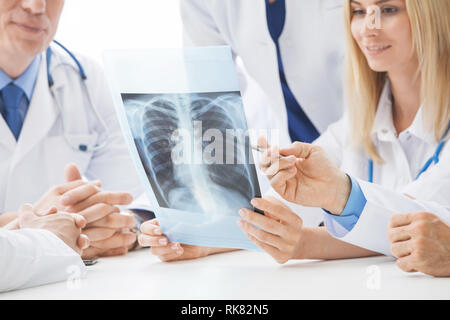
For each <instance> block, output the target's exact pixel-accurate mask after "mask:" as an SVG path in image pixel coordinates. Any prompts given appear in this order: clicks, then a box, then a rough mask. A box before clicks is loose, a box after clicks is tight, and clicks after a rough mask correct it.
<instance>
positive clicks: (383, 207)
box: [325, 180, 450, 255]
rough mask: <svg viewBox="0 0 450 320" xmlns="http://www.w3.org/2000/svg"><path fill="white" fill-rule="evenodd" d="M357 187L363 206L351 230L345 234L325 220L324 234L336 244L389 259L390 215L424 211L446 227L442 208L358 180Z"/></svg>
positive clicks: (448, 216) (447, 218)
mask: <svg viewBox="0 0 450 320" xmlns="http://www.w3.org/2000/svg"><path fill="white" fill-rule="evenodd" d="M358 183H359V185H360V187H361V190H362V192H363V193H364V196H365V198H366V200H367V202H366V205H365V207H364V210H363V212H362V213H361V215H360V217H359V219H358V222H357V223H356V225H355V226H354V227H353V229H352V230H351V231H347V230H346V229H345V228H343V227H342V226H341V225H340V224H339V223H337V222H336V221H335V220H334V219H332V218H330V217H328V216H325V226H326V227H327V230H328V232H329V233H330V234H331V235H333V236H335V237H337V238H339V239H340V240H343V241H345V242H349V243H352V244H354V245H356V246H359V247H362V248H365V249H368V250H372V251H376V252H379V253H383V254H385V255H392V253H391V250H390V246H391V244H390V242H389V240H388V237H387V230H388V225H389V219H390V218H391V217H392V216H393V215H395V214H398V213H412V212H420V211H426V212H431V213H433V214H435V215H437V216H438V217H439V218H441V219H442V220H443V221H444V222H446V223H450V211H449V210H448V207H447V205H445V204H444V205H443V204H441V203H437V202H433V201H426V200H421V199H416V200H413V199H411V198H409V197H407V196H405V195H403V194H402V193H399V192H395V191H391V190H389V189H387V188H384V187H382V186H379V185H376V184H373V183H369V182H366V181H362V180H358ZM449 190H450V189H447V190H442V192H446V193H448V192H449ZM439 197H440V195H438V198H439ZM449 198H450V197H449Z"/></svg>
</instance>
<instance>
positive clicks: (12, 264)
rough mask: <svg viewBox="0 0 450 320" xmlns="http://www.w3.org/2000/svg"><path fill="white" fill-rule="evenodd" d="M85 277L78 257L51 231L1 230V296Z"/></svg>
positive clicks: (84, 270) (83, 268) (84, 271)
mask: <svg viewBox="0 0 450 320" xmlns="http://www.w3.org/2000/svg"><path fill="white" fill-rule="evenodd" d="M85 273H86V269H85V266H84V264H83V261H82V260H81V258H80V255H79V254H77V253H76V252H75V251H73V250H72V249H71V248H70V247H69V246H67V245H66V244H65V243H64V242H63V241H62V240H60V239H59V238H58V237H57V236H55V235H54V234H53V233H51V232H50V231H47V230H40V229H21V230H14V231H9V230H4V229H0V292H3V291H9V290H15V289H23V288H27V287H33V286H38V285H43V284H48V283H52V282H58V281H64V280H68V281H70V280H76V279H79V278H81V277H83V276H84V275H85ZM72 278H74V279H72Z"/></svg>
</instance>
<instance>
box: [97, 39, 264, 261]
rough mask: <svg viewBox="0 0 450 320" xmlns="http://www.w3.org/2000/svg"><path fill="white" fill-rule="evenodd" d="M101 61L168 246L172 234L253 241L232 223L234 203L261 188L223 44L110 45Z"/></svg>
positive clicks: (192, 241)
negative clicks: (149, 47) (112, 48)
mask: <svg viewBox="0 0 450 320" xmlns="http://www.w3.org/2000/svg"><path fill="white" fill-rule="evenodd" d="M105 65H106V70H107V74H108V78H109V79H110V81H111V87H112V89H113V92H114V93H115V96H114V98H115V105H116V109H117V112H118V114H119V119H120V122H121V125H122V129H123V132H124V134H125V137H126V139H127V142H128V145H129V147H130V152H131V155H132V157H133V159H134V162H135V165H136V168H137V170H138V173H139V175H140V177H141V181H142V183H143V185H144V186H145V187H146V191H147V192H146V195H147V197H148V199H149V201H150V203H151V205H152V209H153V211H154V212H155V215H156V217H157V219H158V223H159V225H160V228H161V229H162V230H163V232H164V235H165V237H166V238H167V241H168V242H171V243H174V251H175V252H176V251H177V250H182V249H181V248H180V247H177V246H176V245H175V244H176V243H183V244H187V245H200V246H204V247H221V248H242V249H257V247H256V246H255V245H254V244H252V243H251V242H250V241H249V240H248V238H247V237H246V236H245V234H244V233H243V232H242V231H241V230H240V229H239V228H238V227H237V220H239V215H238V211H239V210H240V209H241V208H248V209H252V210H253V209H254V208H253V206H252V205H251V203H250V201H251V200H252V199H253V198H255V197H261V192H260V187H259V181H258V177H257V172H256V168H255V164H254V161H253V151H252V149H251V143H250V134H249V132H248V127H247V123H246V118H245V113H244V107H243V104H242V99H241V95H240V92H239V84H238V81H237V75H236V72H235V68H234V64H233V59H232V56H231V50H230V48H228V47H210V48H189V49H152V50H138V51H125V52H124V51H120V52H108V53H107V54H105ZM141 240H142V241H147V240H148V241H152V240H151V239H147V240H145V239H141ZM186 248H188V247H184V249H186ZM155 250H156V248H155ZM195 254H199V253H198V252H195ZM200 254H203V253H200Z"/></svg>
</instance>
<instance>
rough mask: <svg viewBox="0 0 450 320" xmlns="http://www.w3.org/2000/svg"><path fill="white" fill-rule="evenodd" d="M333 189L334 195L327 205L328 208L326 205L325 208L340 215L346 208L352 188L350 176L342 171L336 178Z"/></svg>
mask: <svg viewBox="0 0 450 320" xmlns="http://www.w3.org/2000/svg"><path fill="white" fill-rule="evenodd" d="M331 190H332V192H333V194H334V196H333V197H332V201H331V202H330V204H329V205H328V206H327V207H328V208H327V207H324V209H325V210H327V211H328V212H330V213H331V214H333V215H335V216H340V215H341V214H342V212H343V211H344V209H345V206H346V204H347V201H348V199H349V197H350V193H351V190H352V182H351V179H350V177H349V176H348V175H347V174H345V173H344V172H342V171H341V172H340V174H338V175H337V176H336V178H335V179H334V181H333V187H332V188H331Z"/></svg>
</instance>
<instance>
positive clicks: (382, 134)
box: [371, 79, 437, 145]
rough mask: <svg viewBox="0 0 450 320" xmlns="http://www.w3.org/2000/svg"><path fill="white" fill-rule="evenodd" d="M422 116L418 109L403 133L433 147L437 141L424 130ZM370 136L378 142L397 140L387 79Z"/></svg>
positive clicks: (390, 92)
mask: <svg viewBox="0 0 450 320" xmlns="http://www.w3.org/2000/svg"><path fill="white" fill-rule="evenodd" d="M422 114H423V108H422V107H420V109H419V111H418V112H417V114H416V116H415V118H414V121H413V123H412V124H411V126H409V128H407V129H406V130H405V131H404V132H406V133H409V134H411V135H414V136H416V137H417V138H419V139H421V140H423V141H424V142H426V143H427V144H431V145H435V144H436V143H437V141H436V139H435V137H434V134H433V132H430V131H427V130H426V129H425V128H424V125H423V117H422ZM371 135H372V139H378V140H380V141H395V140H396V139H397V131H396V129H395V126H394V120H393V116H392V90H391V83H390V81H389V79H387V80H386V83H385V85H384V88H383V91H382V93H381V96H380V101H379V103H378V107H377V111H376V114H375V120H374V123H373V129H372V132H371Z"/></svg>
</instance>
